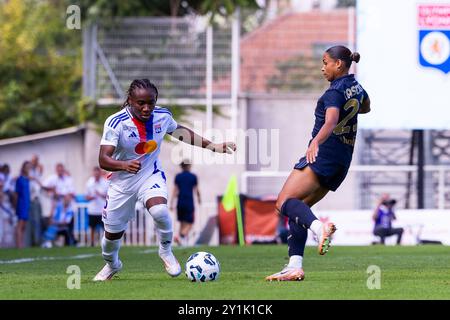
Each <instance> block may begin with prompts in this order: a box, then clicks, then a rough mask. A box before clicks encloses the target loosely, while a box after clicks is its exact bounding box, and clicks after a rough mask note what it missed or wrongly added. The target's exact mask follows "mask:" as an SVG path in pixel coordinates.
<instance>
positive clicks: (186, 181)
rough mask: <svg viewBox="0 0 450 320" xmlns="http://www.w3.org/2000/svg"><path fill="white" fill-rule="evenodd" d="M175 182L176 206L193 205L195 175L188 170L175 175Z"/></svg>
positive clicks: (191, 206)
mask: <svg viewBox="0 0 450 320" xmlns="http://www.w3.org/2000/svg"><path fill="white" fill-rule="evenodd" d="M175 184H176V185H177V187H178V191H179V192H178V204H177V206H178V207H189V208H193V207H194V195H193V190H194V187H195V186H196V185H197V176H196V175H195V174H193V173H191V172H189V171H183V172H181V173H179V174H177V175H176V177H175Z"/></svg>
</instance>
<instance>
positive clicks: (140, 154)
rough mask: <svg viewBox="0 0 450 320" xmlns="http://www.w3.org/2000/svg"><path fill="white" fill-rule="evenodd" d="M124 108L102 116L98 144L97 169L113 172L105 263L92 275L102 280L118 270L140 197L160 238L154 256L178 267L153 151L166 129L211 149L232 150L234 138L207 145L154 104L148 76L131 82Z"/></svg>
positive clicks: (175, 271)
mask: <svg viewBox="0 0 450 320" xmlns="http://www.w3.org/2000/svg"><path fill="white" fill-rule="evenodd" d="M127 93H128V96H127V100H126V101H125V103H124V105H123V108H122V109H121V110H120V111H119V112H116V113H115V114H113V115H111V116H110V117H108V119H106V121H105V125H104V130H103V136H102V140H101V143H100V154H99V164H100V167H101V168H103V169H105V170H108V171H112V172H113V173H112V175H111V177H110V185H109V188H108V194H107V198H106V205H105V208H104V210H103V216H102V220H103V223H104V225H105V233H104V236H103V239H102V255H103V259H104V260H105V261H106V265H105V266H104V267H103V269H102V270H100V272H99V273H98V274H97V275H96V276H95V277H94V279H93V280H94V281H105V280H109V279H111V278H112V276H113V275H114V274H116V273H117V272H119V271H120V270H121V269H122V262H121V261H120V259H119V248H120V241H121V238H122V235H123V234H124V232H125V230H126V229H127V225H128V221H129V220H130V219H131V218H132V217H133V216H134V213H135V204H136V201H142V202H143V204H144V205H145V207H146V209H147V210H148V212H149V213H150V215H151V216H152V217H153V220H154V223H155V226H156V228H157V231H158V238H159V251H158V253H159V256H160V258H161V259H162V261H163V262H164V266H165V269H166V271H167V273H168V274H169V275H171V276H172V277H176V276H178V275H179V274H180V273H181V266H180V264H179V263H178V261H177V259H176V258H175V256H174V255H173V253H172V247H171V244H172V236H173V228H172V220H171V218H170V215H169V210H168V208H167V187H166V176H165V175H164V171H163V170H162V168H161V164H160V161H159V160H158V155H159V152H160V147H161V143H162V141H163V139H164V135H165V134H166V133H168V134H170V135H172V136H173V137H175V138H177V139H179V140H180V141H183V142H186V143H188V144H191V145H194V146H199V147H202V148H206V149H209V150H211V151H213V152H219V153H225V152H226V153H231V152H232V151H235V150H236V145H235V144H234V143H233V142H224V143H220V144H215V143H212V142H211V141H208V140H206V139H204V138H203V137H201V136H199V135H197V134H195V133H194V132H193V131H192V130H190V129H188V128H186V127H184V126H181V125H179V124H177V122H176V121H175V120H174V119H173V118H172V114H171V113H170V111H169V110H167V109H165V108H161V107H158V106H156V101H157V98H158V89H157V88H156V86H155V85H154V84H152V83H151V82H150V81H149V80H148V79H139V80H134V81H133V82H132V83H131V85H130V88H129V89H128V92H127Z"/></svg>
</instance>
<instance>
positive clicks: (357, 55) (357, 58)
mask: <svg viewBox="0 0 450 320" xmlns="http://www.w3.org/2000/svg"><path fill="white" fill-rule="evenodd" d="M350 58H351V59H352V61H355V62H356V63H358V62H359V59H361V56H360V54H359V53H358V52H353V53H352V54H351V55H350Z"/></svg>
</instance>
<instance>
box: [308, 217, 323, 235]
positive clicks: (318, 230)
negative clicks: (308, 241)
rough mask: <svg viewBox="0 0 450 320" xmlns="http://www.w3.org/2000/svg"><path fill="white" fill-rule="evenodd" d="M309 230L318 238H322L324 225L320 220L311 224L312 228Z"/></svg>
mask: <svg viewBox="0 0 450 320" xmlns="http://www.w3.org/2000/svg"><path fill="white" fill-rule="evenodd" d="M309 229H310V230H311V231H312V232H313V233H314V234H315V235H316V236H317V237H320V236H321V235H322V232H323V223H322V222H321V221H320V220H319V219H316V220H314V221H313V222H312V223H311V226H310V227H309Z"/></svg>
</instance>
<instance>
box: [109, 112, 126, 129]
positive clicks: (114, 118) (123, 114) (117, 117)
mask: <svg viewBox="0 0 450 320" xmlns="http://www.w3.org/2000/svg"><path fill="white" fill-rule="evenodd" d="M126 117H128V115H127V114H126V113H121V114H119V115H117V116H115V117H113V118H112V119H111V120H110V121H109V123H108V126H110V127H112V125H113V122H115V120H117V119H120V120H122V119H125V118H126Z"/></svg>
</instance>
